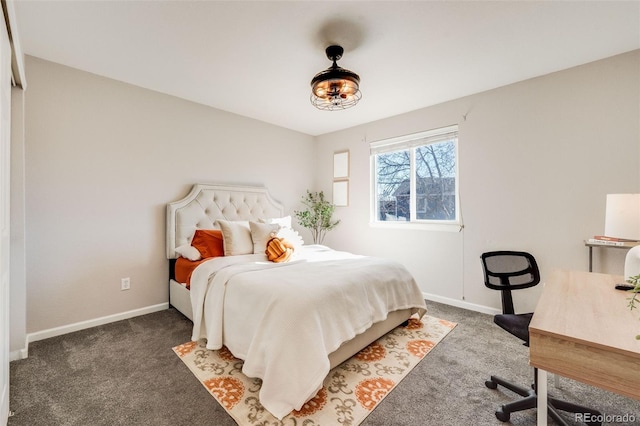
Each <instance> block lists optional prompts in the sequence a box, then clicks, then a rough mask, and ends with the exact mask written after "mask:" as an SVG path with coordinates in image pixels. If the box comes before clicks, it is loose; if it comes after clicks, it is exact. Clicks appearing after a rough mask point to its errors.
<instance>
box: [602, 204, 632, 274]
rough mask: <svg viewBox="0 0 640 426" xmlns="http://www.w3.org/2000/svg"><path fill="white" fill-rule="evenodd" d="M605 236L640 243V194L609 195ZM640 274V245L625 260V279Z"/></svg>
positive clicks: (629, 252) (628, 253)
mask: <svg viewBox="0 0 640 426" xmlns="http://www.w3.org/2000/svg"><path fill="white" fill-rule="evenodd" d="M604 235H605V236H607V237H610V238H620V239H622V240H629V241H640V194H607V207H606V213H605V224H604ZM638 274H640V245H639V246H635V247H633V248H631V250H629V251H628V252H627V256H626V257H625V260H624V278H625V279H627V278H629V277H632V276H635V275H638Z"/></svg>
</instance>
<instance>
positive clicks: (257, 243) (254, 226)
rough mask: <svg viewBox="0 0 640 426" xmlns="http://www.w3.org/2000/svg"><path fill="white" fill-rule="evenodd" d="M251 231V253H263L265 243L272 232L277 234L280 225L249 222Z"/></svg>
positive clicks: (265, 246)
mask: <svg viewBox="0 0 640 426" xmlns="http://www.w3.org/2000/svg"><path fill="white" fill-rule="evenodd" d="M249 228H250V229H251V239H252V240H253V253H264V251H265V249H266V248H267V241H269V239H270V238H271V233H272V232H278V230H279V229H280V225H278V224H277V223H258V222H253V221H251V222H249Z"/></svg>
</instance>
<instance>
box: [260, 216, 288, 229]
mask: <svg viewBox="0 0 640 426" xmlns="http://www.w3.org/2000/svg"><path fill="white" fill-rule="evenodd" d="M260 222H262V223H270V224H274V223H275V224H278V225H280V226H281V227H283V228H291V216H284V217H272V218H269V219H260Z"/></svg>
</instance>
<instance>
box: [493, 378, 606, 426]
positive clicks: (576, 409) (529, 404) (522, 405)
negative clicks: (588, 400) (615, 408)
mask: <svg viewBox="0 0 640 426" xmlns="http://www.w3.org/2000/svg"><path fill="white" fill-rule="evenodd" d="M484 384H485V385H486V386H487V387H488V388H489V389H496V388H497V387H498V385H500V386H502V387H505V388H507V389H509V390H510V391H512V392H515V393H517V394H518V395H520V396H523V397H524V398H522V399H520V400H518V401H514V402H510V403H508V404H504V405H502V406H501V407H500V408H498V409H497V410H496V418H497V419H498V420H500V421H501V422H508V421H509V419H510V417H511V413H515V412H516V411H523V410H529V409H531V408H536V407H537V406H538V395H537V394H536V390H535V386H532V387H531V388H524V387H522V386H519V385H515V384H513V383H511V382H507V381H506V380H504V379H501V378H500V377H497V376H491V379H489V380H487V381H486V382H484ZM559 410H560V411H566V412H568V413H581V414H586V413H589V414H590V415H591V416H592V417H595V418H602V417H601V416H602V413H601V412H600V411H598V410H594V409H593V408H588V407H584V406H582V405H578V404H574V403H572V402H567V401H563V400H560V399H557V398H554V397H552V396H549V397H548V399H547V412H548V414H549V417H551V418H552V419H553V420H554V422H555V423H556V424H558V425H561V426H569V423H567V422H566V421H565V419H563V418H562V417H561V416H560V414H559V413H558V411H559ZM586 424H588V425H598V426H600V425H602V423H601V422H596V421H590V422H586Z"/></svg>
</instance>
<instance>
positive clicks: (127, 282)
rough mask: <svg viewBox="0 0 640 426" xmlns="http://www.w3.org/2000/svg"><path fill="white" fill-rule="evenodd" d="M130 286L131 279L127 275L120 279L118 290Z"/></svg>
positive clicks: (127, 288) (126, 288)
mask: <svg viewBox="0 0 640 426" xmlns="http://www.w3.org/2000/svg"><path fill="white" fill-rule="evenodd" d="M130 288H131V279H130V278H129V277H127V278H123V279H121V280H120V290H129V289H130Z"/></svg>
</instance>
